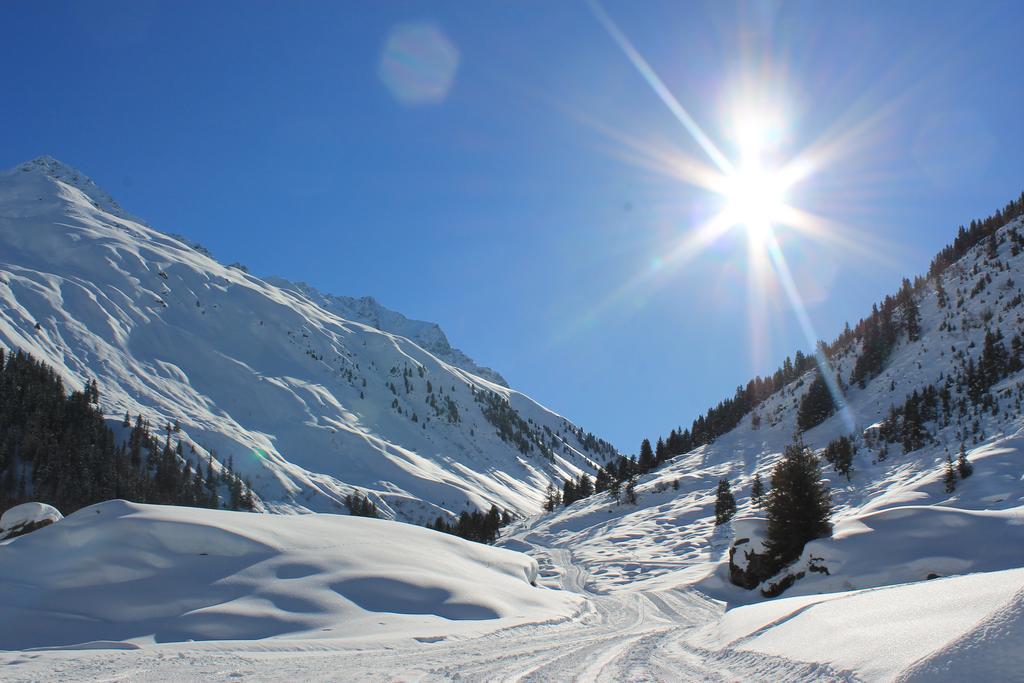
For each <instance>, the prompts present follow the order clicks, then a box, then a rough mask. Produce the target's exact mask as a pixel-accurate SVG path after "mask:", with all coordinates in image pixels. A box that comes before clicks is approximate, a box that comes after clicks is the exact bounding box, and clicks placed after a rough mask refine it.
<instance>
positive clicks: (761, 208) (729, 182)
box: [719, 116, 789, 242]
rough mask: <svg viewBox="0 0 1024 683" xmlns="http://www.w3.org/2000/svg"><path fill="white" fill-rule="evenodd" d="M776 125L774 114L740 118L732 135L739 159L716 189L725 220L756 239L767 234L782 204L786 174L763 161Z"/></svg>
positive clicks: (780, 214)
mask: <svg viewBox="0 0 1024 683" xmlns="http://www.w3.org/2000/svg"><path fill="white" fill-rule="evenodd" d="M779 128H780V125H779V123H778V122H777V121H776V120H775V119H774V117H765V116H761V117H755V116H742V117H740V120H739V122H738V123H737V124H736V131H735V135H734V137H735V139H736V142H737V146H738V148H739V149H738V151H739V160H738V163H737V165H736V166H735V167H733V168H731V169H729V171H728V172H727V173H725V174H724V177H723V179H722V183H721V189H720V190H719V192H720V193H721V195H722V197H723V199H724V200H725V212H726V214H727V216H728V222H729V223H731V224H733V225H738V226H742V227H743V228H745V229H746V231H747V235H748V237H750V238H751V240H753V241H757V242H760V241H761V240H762V239H763V238H764V237H766V236H767V235H768V232H769V231H770V230H771V227H772V225H773V224H775V223H776V222H778V221H779V220H780V219H781V218H782V214H783V211H784V209H785V207H786V190H787V189H788V185H789V183H788V182H786V179H785V176H786V174H785V173H784V172H783V171H782V170H780V169H776V168H771V167H770V166H769V165H767V164H766V163H765V157H767V156H768V152H769V151H770V149H771V148H772V147H773V146H774V144H775V142H776V138H777V135H778V134H777V131H778V129H779Z"/></svg>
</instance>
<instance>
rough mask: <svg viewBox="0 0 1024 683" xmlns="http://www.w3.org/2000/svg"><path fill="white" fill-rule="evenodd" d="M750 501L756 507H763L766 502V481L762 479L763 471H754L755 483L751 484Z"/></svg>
mask: <svg viewBox="0 0 1024 683" xmlns="http://www.w3.org/2000/svg"><path fill="white" fill-rule="evenodd" d="M750 502H751V503H752V504H753V506H754V507H757V508H759V507H761V504H762V503H763V502H764V482H763V481H761V473H760V472H755V473H754V483H753V484H751V486H750Z"/></svg>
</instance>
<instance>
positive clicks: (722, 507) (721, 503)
mask: <svg viewBox="0 0 1024 683" xmlns="http://www.w3.org/2000/svg"><path fill="white" fill-rule="evenodd" d="M734 514H736V497H735V496H733V495H732V490H731V489H730V488H729V480H728V479H725V478H724V477H723V478H722V479H719V480H718V491H717V494H716V495H715V524H716V525H718V524H725V523H726V522H728V521H729V520H730V519H732V516H733V515H734Z"/></svg>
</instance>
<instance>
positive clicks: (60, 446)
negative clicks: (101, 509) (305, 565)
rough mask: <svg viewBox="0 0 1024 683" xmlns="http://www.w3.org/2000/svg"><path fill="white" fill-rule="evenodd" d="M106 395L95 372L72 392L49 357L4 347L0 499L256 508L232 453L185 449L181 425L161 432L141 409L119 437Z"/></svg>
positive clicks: (5, 504)
mask: <svg viewBox="0 0 1024 683" xmlns="http://www.w3.org/2000/svg"><path fill="white" fill-rule="evenodd" d="M99 398H100V394H99V387H98V385H97V383H96V381H95V380H93V381H91V382H89V383H88V384H87V385H86V386H85V387H84V388H83V389H82V390H81V391H71V392H70V393H69V392H68V391H67V390H66V389H65V386H64V383H63V381H62V380H61V378H60V377H59V376H58V375H57V373H56V372H55V371H54V370H53V369H52V368H51V367H49V366H48V365H47V364H45V363H43V362H42V361H39V360H36V359H35V358H33V357H32V356H31V355H30V354H27V353H24V352H22V351H16V352H13V353H12V352H5V351H4V349H0V509H7V508H9V507H11V506H13V505H17V504H19V503H22V502H26V501H29V500H34V501H38V502H41V503H47V504H49V505H53V506H54V507H56V508H57V509H59V510H61V511H62V512H63V513H65V514H70V513H72V512H74V511H75V510H78V509H79V508H82V507H85V506H87V505H92V504H93V503H98V502H101V501H104V500H110V499H112V498H122V499H125V500H130V501H134V502H139V503H157V504H168V505H187V506H193V507H210V508H213V507H229V508H231V509H253V507H254V506H255V501H254V496H253V493H252V488H251V486H249V484H248V483H247V482H245V481H244V480H242V478H241V477H239V476H238V475H237V474H236V473H235V472H234V471H233V468H232V467H231V466H230V459H229V461H228V462H229V464H228V466H227V467H223V468H220V469H219V471H215V469H214V466H213V462H212V458H210V459H207V460H206V461H205V463H204V462H203V461H202V460H201V459H200V458H199V457H198V456H196V457H195V458H194V459H193V458H191V457H188V456H186V455H185V453H184V449H183V447H182V442H181V440H178V441H177V443H175V442H174V441H173V439H172V434H173V432H174V431H175V429H174V427H173V426H171V425H168V426H167V430H166V436H164V437H162V438H161V437H158V436H156V435H155V434H154V433H153V431H152V430H151V428H150V425H149V423H148V422H147V421H145V420H144V419H143V418H142V417H141V416H138V417H137V418H136V419H135V420H134V422H132V420H131V416H130V415H128V414H125V419H124V421H123V422H122V427H123V428H124V429H125V430H126V431H127V434H126V437H125V438H118V436H117V435H115V433H114V430H113V429H112V428H111V427H110V425H109V424H108V422H107V420H106V418H105V417H104V415H103V413H102V412H101V411H100V408H99ZM222 491H223V492H224V493H225V494H226V497H225V498H222V497H221V492H222Z"/></svg>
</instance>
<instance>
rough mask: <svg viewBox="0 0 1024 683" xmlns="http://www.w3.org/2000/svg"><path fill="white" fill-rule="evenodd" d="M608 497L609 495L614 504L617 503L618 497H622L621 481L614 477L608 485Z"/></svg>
mask: <svg viewBox="0 0 1024 683" xmlns="http://www.w3.org/2000/svg"><path fill="white" fill-rule="evenodd" d="M608 495H610V496H611V497H612V499H613V500H614V501H615V502H616V503H618V502H619V497H620V496H621V495H622V480H621V479H619V478H618V477H615V478H614V479H612V480H611V482H610V483H609V484H608Z"/></svg>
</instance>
